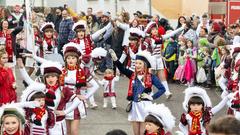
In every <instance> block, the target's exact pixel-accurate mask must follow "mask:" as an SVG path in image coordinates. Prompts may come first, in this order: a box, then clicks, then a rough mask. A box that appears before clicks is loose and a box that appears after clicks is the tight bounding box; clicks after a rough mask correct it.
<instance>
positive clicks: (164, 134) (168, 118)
mask: <svg viewBox="0 0 240 135" xmlns="http://www.w3.org/2000/svg"><path fill="white" fill-rule="evenodd" d="M145 111H146V112H147V113H148V115H151V116H153V117H154V118H156V119H157V121H158V122H159V123H161V124H162V125H163V128H161V127H160V126H161V125H157V126H159V127H160V129H159V131H158V132H155V133H148V131H147V130H146V131H145V134H144V135H172V134H171V131H172V129H173V128H174V127H175V117H174V116H173V115H172V113H171V111H170V110H169V108H167V107H166V106H165V105H164V104H152V105H150V106H147V107H146V110H145ZM153 124H156V123H153Z"/></svg>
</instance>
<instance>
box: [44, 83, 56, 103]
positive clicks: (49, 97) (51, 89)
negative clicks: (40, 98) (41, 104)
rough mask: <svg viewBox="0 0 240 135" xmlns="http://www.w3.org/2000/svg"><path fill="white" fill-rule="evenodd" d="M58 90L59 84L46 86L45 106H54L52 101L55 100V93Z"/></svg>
mask: <svg viewBox="0 0 240 135" xmlns="http://www.w3.org/2000/svg"><path fill="white" fill-rule="evenodd" d="M58 88H59V84H58V83H57V84H56V85H54V86H50V85H47V92H46V98H45V102H46V105H47V106H52V107H53V106H54V99H56V95H55V91H56V90H57V89H58Z"/></svg>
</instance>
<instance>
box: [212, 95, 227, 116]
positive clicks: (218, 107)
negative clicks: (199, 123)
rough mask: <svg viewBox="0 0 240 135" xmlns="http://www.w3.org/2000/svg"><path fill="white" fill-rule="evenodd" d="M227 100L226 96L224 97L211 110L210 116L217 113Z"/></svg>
mask: <svg viewBox="0 0 240 135" xmlns="http://www.w3.org/2000/svg"><path fill="white" fill-rule="evenodd" d="M228 100H229V98H228V96H226V97H224V98H223V99H222V101H221V102H219V103H218V104H217V105H216V106H214V107H213V108H212V109H211V112H212V114H213V115H214V114H216V113H217V112H219V111H220V110H221V109H222V108H223V107H224V106H225V105H226V103H227V101H228Z"/></svg>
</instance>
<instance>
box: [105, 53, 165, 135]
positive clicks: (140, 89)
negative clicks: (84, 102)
mask: <svg viewBox="0 0 240 135" xmlns="http://www.w3.org/2000/svg"><path fill="white" fill-rule="evenodd" d="M109 52H110V54H111V56H112V59H113V61H114V64H115V65H116V66H117V68H118V69H119V70H120V72H121V73H123V74H124V75H126V76H127V77H128V78H129V87H128V96H127V99H128V100H129V101H130V102H131V107H130V108H131V109H129V110H128V112H129V114H128V120H129V121H130V122H131V123H132V127H133V132H134V135H143V134H144V130H145V123H144V118H145V116H146V115H147V113H146V112H145V111H144V110H145V107H147V106H149V105H151V104H152V102H151V101H152V100H154V99H157V98H159V97H160V96H161V95H162V94H163V93H164V92H165V88H164V86H163V84H162V83H161V82H160V80H159V78H158V77H157V76H156V75H153V74H151V73H150V72H149V69H150V68H151V67H153V64H154V62H153V61H152V56H151V54H150V53H149V52H147V51H143V52H140V53H138V54H137V55H136V62H135V70H134V71H132V70H129V69H127V68H125V67H124V66H123V64H122V63H121V62H120V61H118V58H117V56H116V54H115V52H114V51H113V50H109ZM153 85H154V86H155V87H156V88H157V92H155V93H153V95H152V86H153Z"/></svg>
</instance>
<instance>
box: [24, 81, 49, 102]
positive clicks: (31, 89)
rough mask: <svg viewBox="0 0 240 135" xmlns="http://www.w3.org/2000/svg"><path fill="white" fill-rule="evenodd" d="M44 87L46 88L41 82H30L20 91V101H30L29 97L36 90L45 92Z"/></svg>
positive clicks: (36, 91)
mask: <svg viewBox="0 0 240 135" xmlns="http://www.w3.org/2000/svg"><path fill="white" fill-rule="evenodd" d="M45 88H46V86H45V85H44V84H42V83H38V82H34V83H33V84H30V85H29V86H28V87H27V88H26V89H25V90H24V91H23V92H22V96H21V102H27V101H30V99H31V97H32V96H33V95H34V94H36V93H38V92H42V93H45Z"/></svg>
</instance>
